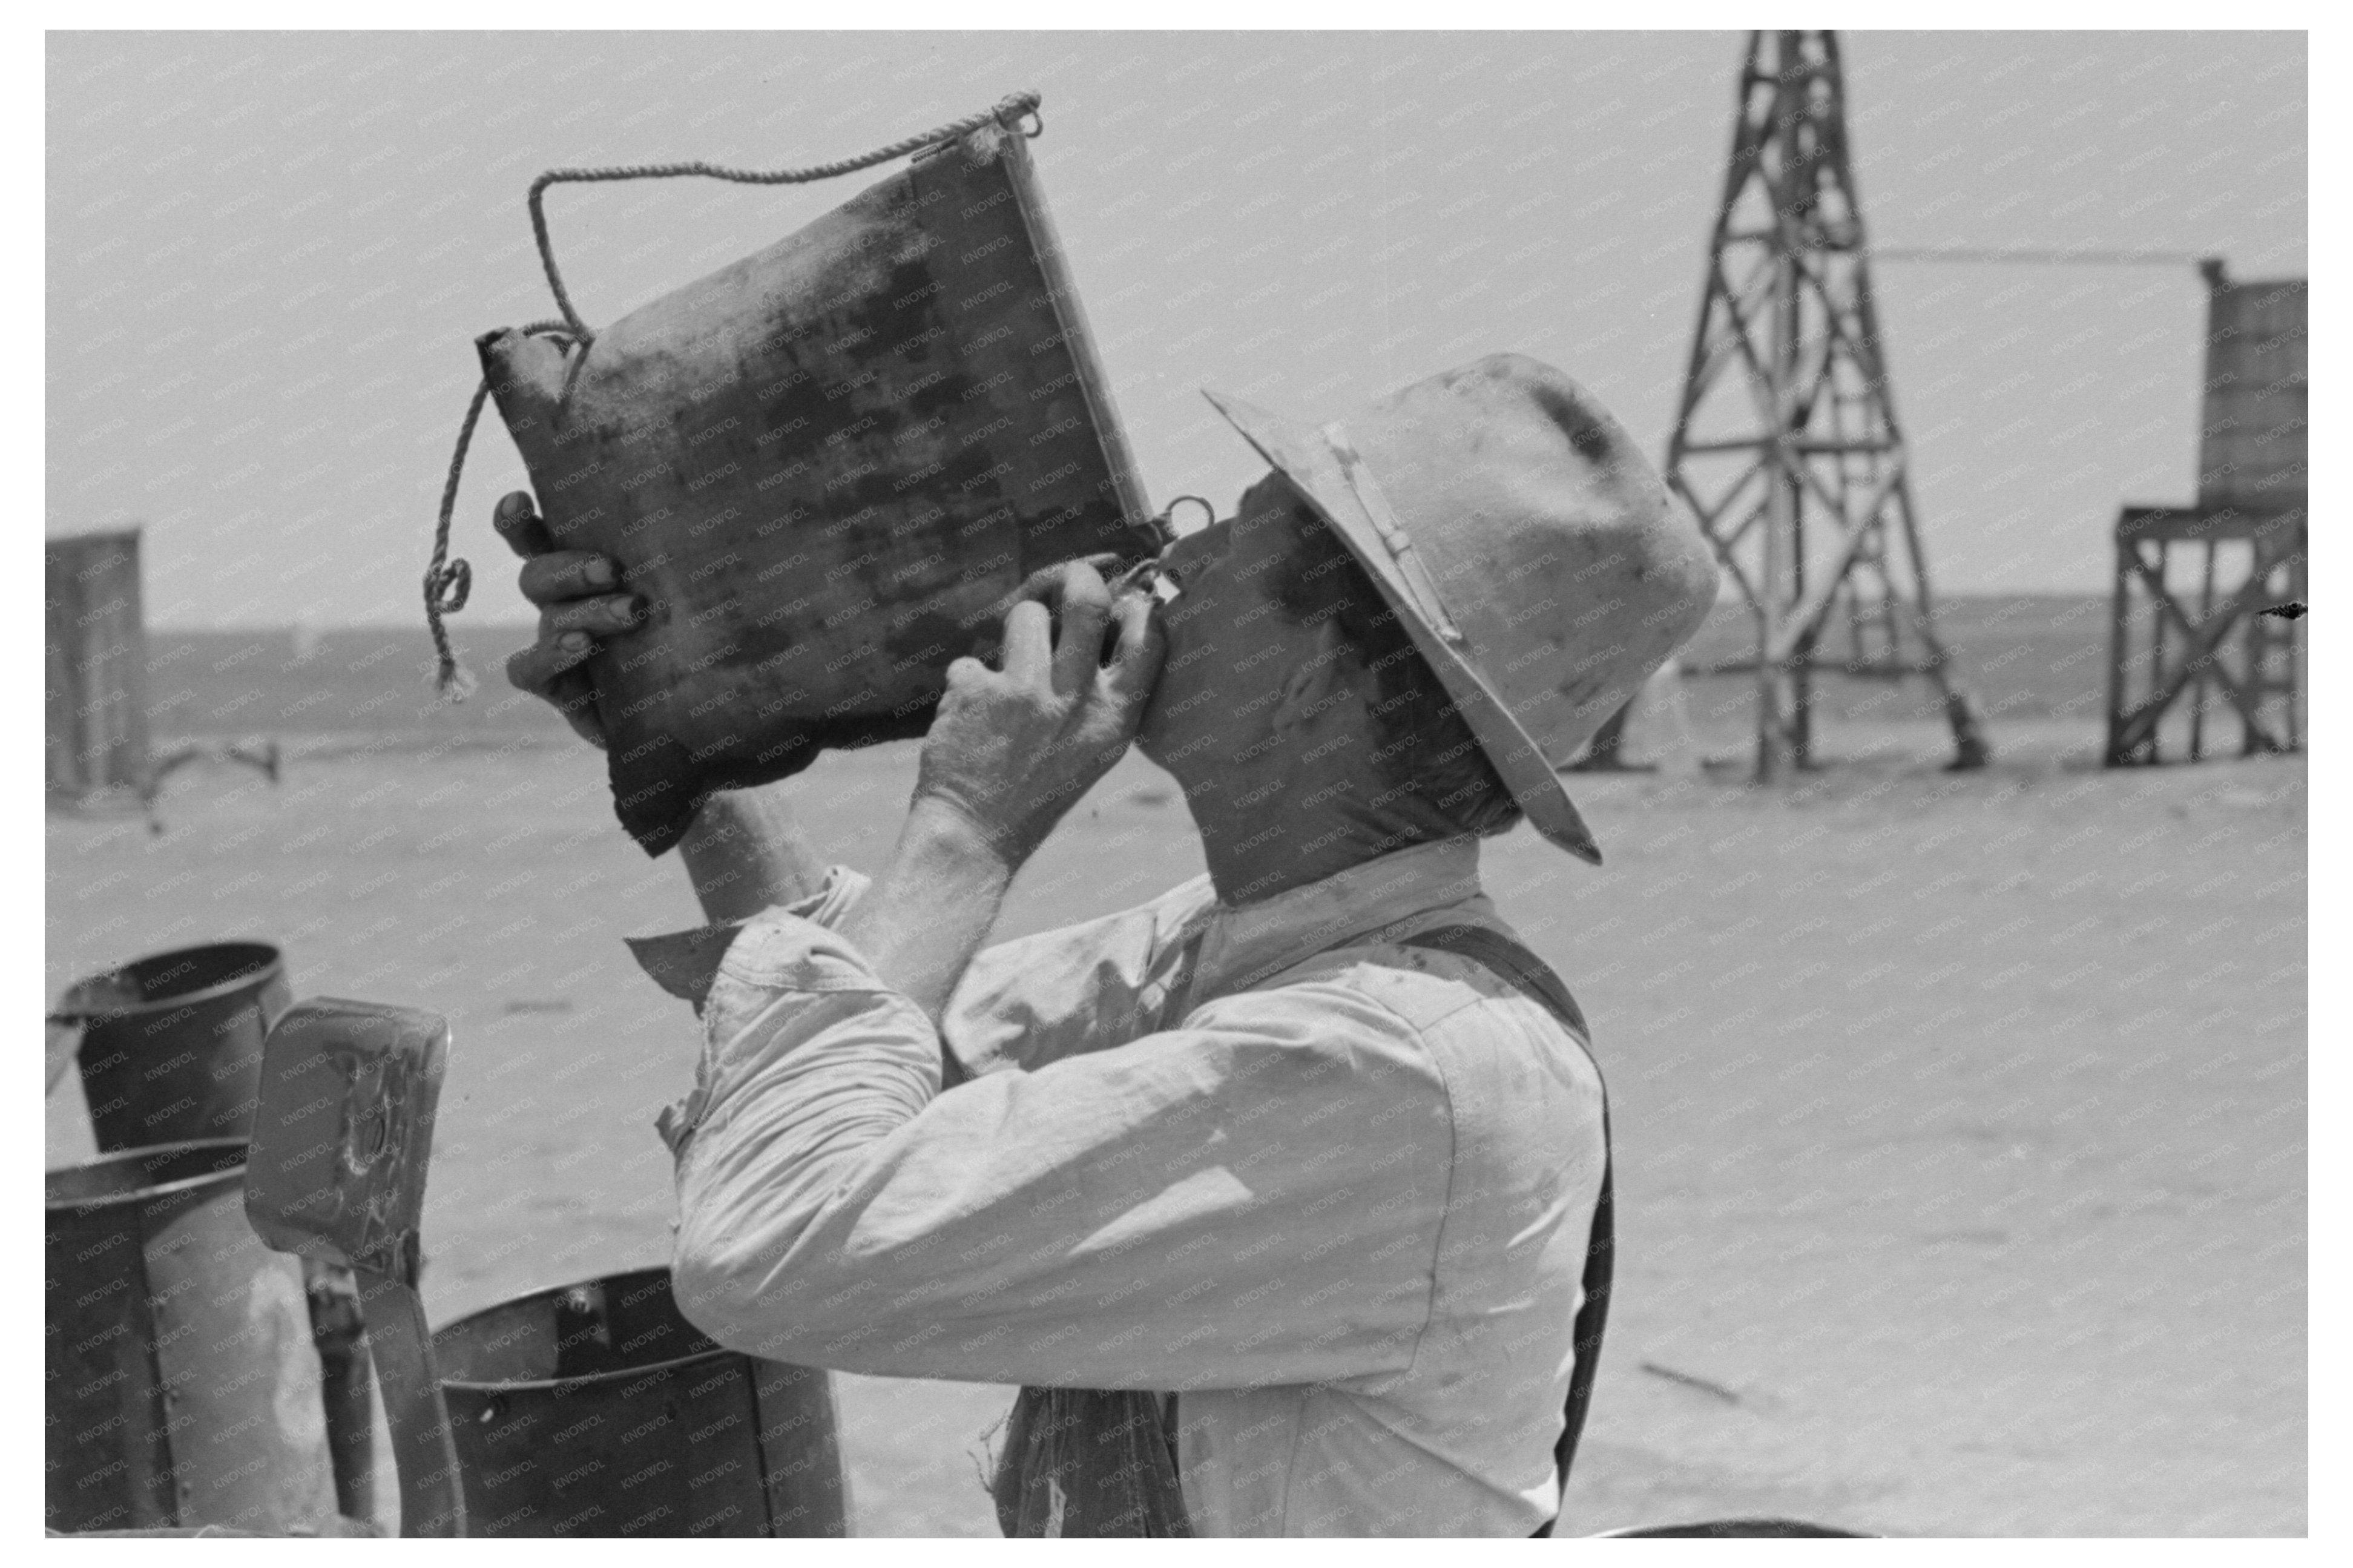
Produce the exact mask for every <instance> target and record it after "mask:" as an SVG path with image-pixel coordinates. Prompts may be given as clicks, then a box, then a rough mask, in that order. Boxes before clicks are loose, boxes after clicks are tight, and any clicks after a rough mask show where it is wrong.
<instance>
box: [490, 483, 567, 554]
mask: <svg viewBox="0 0 2353 1568" xmlns="http://www.w3.org/2000/svg"><path fill="white" fill-rule="evenodd" d="M491 527H493V528H496V529H497V530H498V531H499V537H500V538H501V539H504V540H505V541H506V542H507V547H508V548H509V549H511V550H512V551H513V552H514V553H515V554H516V555H518V556H522V557H523V558H524V559H526V560H528V559H529V558H530V557H532V556H543V555H545V554H546V553H547V552H548V551H550V550H553V549H554V548H555V536H554V535H552V534H550V533H549V532H548V531H547V524H546V523H545V522H543V520H542V519H541V517H540V515H539V507H538V506H537V505H536V504H534V503H533V501H532V499H531V493H530V492H529V491H525V490H516V491H511V492H509V493H507V494H505V495H504V496H501V498H500V500H499V503H498V505H496V506H494V507H492V508H491Z"/></svg>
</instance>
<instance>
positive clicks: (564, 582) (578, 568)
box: [515, 550, 620, 606]
mask: <svg viewBox="0 0 2353 1568" xmlns="http://www.w3.org/2000/svg"><path fill="white" fill-rule="evenodd" d="M515 580H516V585H517V586H518V587H520V588H522V597H523V598H525V599H529V600H531V602H532V603H533V604H536V605H542V606H545V605H552V604H563V603H565V601H567V600H569V599H586V598H587V597H588V596H589V595H590V594H597V593H607V592H610V591H611V589H612V588H613V585H614V584H615V583H617V582H618V581H619V580H620V578H619V577H618V575H617V573H616V572H615V571H614V569H613V563H612V562H611V561H610V560H609V559H607V557H605V556H600V555H597V554H596V552H595V551H593V550H549V551H547V552H545V553H544V554H543V555H537V556H524V557H523V563H522V572H521V573H520V574H518V575H517V577H516V579H515Z"/></svg>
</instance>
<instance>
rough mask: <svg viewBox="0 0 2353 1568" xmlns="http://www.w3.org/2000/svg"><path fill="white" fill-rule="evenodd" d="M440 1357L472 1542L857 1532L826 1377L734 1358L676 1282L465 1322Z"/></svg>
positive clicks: (566, 1290) (600, 1283) (441, 1342)
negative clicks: (681, 1303) (684, 1303)
mask: <svg viewBox="0 0 2353 1568" xmlns="http://www.w3.org/2000/svg"><path fill="white" fill-rule="evenodd" d="M433 1354H434V1360H435V1361H436V1362H437V1363H438V1366H439V1369H440V1377H441V1391H442V1394H443V1397H444V1398H445V1399H446V1400H447V1402H448V1407H449V1425H450V1429H451V1432H452V1435H453V1436H454V1437H455V1438H456V1441H457V1446H458V1465H459V1473H460V1474H461V1475H462V1476H463V1478H464V1481H465V1489H466V1523H467V1533H468V1534H470V1535H491V1536H542V1535H564V1536H628V1535H638V1536H725V1535H749V1536H777V1535H789V1536H840V1535H844V1534H847V1533H848V1516H849V1502H848V1494H847V1489H846V1487H845V1484H844V1482H843V1478H842V1473H841V1457H840V1450H839V1446H838V1445H837V1442H836V1438H835V1421H834V1407H833V1389H832V1386H831V1384H830V1383H828V1381H827V1379H826V1375H825V1373H824V1372H820V1371H817V1370H814V1369H811V1368H807V1367H793V1366H785V1365H783V1364H781V1363H779V1362H776V1361H759V1360H756V1359H754V1358H753V1357H751V1356H746V1355H740V1354H738V1353H736V1352H735V1351H729V1350H723V1349H722V1348H721V1347H720V1346H719V1345H717V1344H716V1343H714V1342H713V1341H712V1340H711V1339H709V1338H708V1337H707V1336H705V1335H704V1334H703V1333H702V1331H701V1330H698V1329H696V1328H695V1327H694V1326H693V1325H692V1324H691V1323H689V1322H688V1321H687V1320H686V1319H685V1318H684V1317H682V1316H681V1314H680V1312H679V1309H678V1304H677V1303H676V1301H675V1300H673V1299H672V1298H671V1295H670V1270H668V1269H666V1268H649V1269H640V1270H638V1271H636V1272H634V1273H629V1274H617V1275H612V1276H608V1277H606V1278H603V1279H597V1280H591V1281H588V1282H587V1283H586V1284H581V1285H572V1286H565V1287H561V1288H558V1289H554V1290H543V1291H541V1292H539V1293H537V1294H535V1295H532V1296H524V1297H520V1298H516V1299H515V1300H512V1301H509V1302H506V1303H504V1304H502V1305H501V1306H497V1307H493V1308H490V1309H489V1310H487V1311H483V1312H477V1313H475V1314H474V1315H473V1316H472V1317H470V1318H461V1319H459V1320H458V1321H456V1322H454V1323H451V1324H448V1325H447V1326H446V1327H444V1328H442V1329H440V1330H438V1331H437V1332H436V1333H435V1334H434V1336H433Z"/></svg>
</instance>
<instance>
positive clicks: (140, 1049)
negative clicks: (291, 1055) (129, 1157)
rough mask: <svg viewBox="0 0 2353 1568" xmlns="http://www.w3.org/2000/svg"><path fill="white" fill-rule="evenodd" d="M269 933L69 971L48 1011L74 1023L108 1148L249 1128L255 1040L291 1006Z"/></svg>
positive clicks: (86, 1088) (94, 1121) (255, 1084)
mask: <svg viewBox="0 0 2353 1568" xmlns="http://www.w3.org/2000/svg"><path fill="white" fill-rule="evenodd" d="M293 1001H294V992H293V989H292V987H290V985H289V984H288V983H287V980H286V965H285V963H284V961H283V960H282V959H280V957H279V953H278V949H277V948H273V947H271V946H270V945H269V943H267V942H216V943H213V944H211V945H209V946H206V947H201V948H177V949H175V950H174V951H172V952H168V953H157V954H155V955H153V957H150V958H144V959H133V960H132V961H131V962H130V963H127V964H124V965H123V966H122V967H121V968H120V969H110V970H108V971H107V972H106V973H104V974H99V975H92V976H90V978H89V979H87V980H77V981H75V982H74V984H73V986H72V988H71V989H70V990H69V991H67V992H66V994H65V1000H64V1001H62V1002H60V1003H59V1004H58V1011H57V1012H56V1013H55V1014H52V1016H53V1017H59V1018H68V1019H71V1020H74V1021H76V1022H79V1023H80V1024H81V1025H82V1029H83V1033H82V1040H81V1045H80V1047H79V1055H80V1059H81V1084H82V1093H83V1095H84V1096H85V1097H88V1099H89V1101H90V1127H91V1129H92V1130H93V1131H94V1132H95V1133H96V1134H97V1136H98V1146H99V1148H100V1149H101V1150H107V1151H109V1152H112V1151H113V1150H122V1149H147V1148H152V1147H153V1146H154V1145H157V1144H163V1143H178V1142H182V1141H185V1140H186V1139H199V1138H243V1137H245V1136H246V1134H247V1133H248V1131H249V1130H250V1129H251V1128H252V1126H253V1106H254V1100H255V1097H256V1095H257V1093H258V1092H259V1087H260V1082H261V1042H262V1037H263V1036H265V1035H267V1034H268V1033H269V1026H270V1025H271V1024H273V1023H275V1022H278V1018H279V1015H280V1013H282V1012H285V1011H286V1010H287V1008H288V1007H290V1006H291V1005H292V1004H293Z"/></svg>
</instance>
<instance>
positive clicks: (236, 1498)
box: [43, 1139, 336, 1533]
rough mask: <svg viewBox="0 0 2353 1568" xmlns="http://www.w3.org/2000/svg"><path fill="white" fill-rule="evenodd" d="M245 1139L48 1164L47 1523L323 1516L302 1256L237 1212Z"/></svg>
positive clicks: (322, 1454) (327, 1495)
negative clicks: (267, 1242) (272, 1246)
mask: <svg viewBox="0 0 2353 1568" xmlns="http://www.w3.org/2000/svg"><path fill="white" fill-rule="evenodd" d="M245 1153H246V1144H245V1140H244V1139H200V1140H196V1141H192V1142H184V1143H174V1144H166V1145H164V1146H162V1147H159V1148H153V1149H140V1150H131V1151H129V1152H127V1153H121V1154H113V1155H109V1156H107V1157H106V1158H103V1159H100V1160H94V1161H91V1162H90V1163H89V1164H86V1165H75V1166H69V1167H67V1168H66V1169H64V1170H60V1171H49V1172H47V1180H46V1186H47V1192H46V1195H45V1197H46V1208H47V1216H46V1217H47V1226H46V1237H45V1240H46V1245H47V1260H46V1261H47V1278H46V1280H45V1282H44V1290H43V1295H44V1298H45V1304H46V1308H47V1311H46V1319H45V1324H44V1330H45V1331H44V1340H45V1342H46V1348H47V1358H46V1368H45V1375H46V1383H47V1392H46V1395H45V1400H44V1404H45V1409H44V1421H45V1425H46V1428H47V1440H46V1449H47V1456H46V1457H47V1489H46V1499H47V1525H48V1526H49V1528H51V1529H53V1530H60V1531H111V1530H140V1529H153V1528H172V1527H183V1528H194V1527H197V1526H205V1525H219V1526H226V1527H228V1528H231V1529H236V1530H250V1531H263V1532H269V1533H282V1532H285V1531H290V1530H293V1529H296V1528H299V1527H310V1528H312V1529H316V1528H317V1527H318V1526H320V1525H321V1524H322V1522H325V1521H331V1520H333V1519H334V1518H335V1514H336V1509H335V1488H334V1478H333V1474H332V1467H331V1465H330V1461H329V1457H328V1451H327V1432H326V1423H325V1420H324V1417H323V1415H322V1409H321V1404H320V1388H319V1358H318V1353H317V1351H314V1350H313V1349H312V1348H311V1321H310V1315H309V1311H308V1308H306V1307H305V1305H304V1301H303V1292H302V1270H301V1266H300V1265H299V1264H298V1263H297V1262H296V1261H295V1259H293V1258H291V1257H289V1256H285V1255H280V1254H278V1253H274V1252H272V1251H270V1250H269V1248H268V1247H266V1246H264V1245H262V1244H261V1241H260V1238H259V1237H258V1236H256V1235H255V1234H253V1230H252V1227H251V1226H250V1225H248V1224H247V1223H246V1218H245V1202H244V1180H245Z"/></svg>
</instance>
